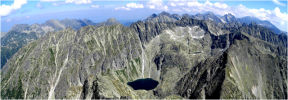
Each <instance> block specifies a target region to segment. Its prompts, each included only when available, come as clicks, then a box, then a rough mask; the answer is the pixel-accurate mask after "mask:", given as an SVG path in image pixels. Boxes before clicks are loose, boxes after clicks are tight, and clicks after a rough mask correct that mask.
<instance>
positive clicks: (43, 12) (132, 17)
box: [0, 0, 288, 32]
mask: <svg viewBox="0 0 288 100" xmlns="http://www.w3.org/2000/svg"><path fill="white" fill-rule="evenodd" d="M162 11H167V12H170V13H177V14H184V13H187V14H196V13H205V12H207V11H210V12H213V13H215V14H218V15H224V14H227V13H231V14H233V15H235V16H236V17H245V16H253V17H257V18H259V19H261V20H268V21H270V22H271V23H273V24H274V25H276V26H277V27H278V28H279V29H281V30H286V31H287V23H288V12H287V0H198V1H197V0H106V1H104V0H15V1H14V0H1V6H0V16H1V32H7V31H8V30H9V29H10V28H11V27H12V26H13V25H15V24H34V23H44V22H45V21H47V20H49V19H65V18H69V19H90V20H92V21H94V22H101V21H105V20H106V19H108V18H111V17H113V18H116V19H117V20H119V21H120V22H121V21H122V22H129V21H137V20H142V19H144V18H146V17H148V16H149V15H151V14H153V13H159V12H162Z"/></svg>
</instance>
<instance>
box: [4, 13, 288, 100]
mask: <svg viewBox="0 0 288 100" xmlns="http://www.w3.org/2000/svg"><path fill="white" fill-rule="evenodd" d="M72 23H73V24H72ZM274 28H276V27H275V26H274V25H273V24H271V23H270V22H267V21H261V20H257V19H255V18H252V17H244V18H236V17H234V16H233V15H231V14H226V15H224V16H217V15H214V14H213V13H205V14H196V15H188V14H184V15H182V16H180V15H177V14H169V13H167V12H162V13H160V14H153V15H151V16H149V17H148V18H147V19H145V20H140V21H137V22H134V23H132V24H131V25H130V26H124V25H122V24H119V23H118V22H117V21H116V20H115V19H109V20H108V21H107V23H105V22H104V23H98V24H95V23H93V22H91V21H88V20H85V21H82V20H77V21H74V20H73V21H72V20H69V21H57V20H50V21H47V22H46V23H44V24H41V25H38V24H34V25H16V26H15V27H13V28H12V29H11V30H10V31H9V32H8V33H7V34H6V35H5V36H4V37H2V38H1V53H2V55H3V53H4V54H7V55H10V56H9V57H8V56H5V57H3V58H5V59H6V61H7V63H6V64H3V68H2V69H1V72H2V73H1V76H2V79H1V86H2V87H1V98H2V99H13V98H14V99H16V98H24V99H55V98H56V99H109V98H110V99H181V98H189V99H200V98H206V99H219V98H221V99H229V98H236V99H287V85H288V81H287V33H286V32H282V31H277V28H276V29H274ZM278 30H279V29H278ZM3 48H4V49H3ZM15 48H17V49H15ZM4 50H5V52H4ZM12 50H14V51H13V52H12ZM2 51H3V52H2ZM2 55H1V66H2V62H3V61H2V60H3V58H2ZM8 59H9V60H8ZM139 79H141V80H139ZM143 80H147V84H152V83H153V84H154V85H156V86H155V87H153V88H152V89H151V88H150V87H149V89H147V88H146V89H145V88H143V89H140V90H139V89H137V90H136V89H135V88H134V87H133V86H131V85H130V84H131V82H135V84H136V85H137V82H138V83H139V81H143ZM151 80H153V81H151ZM140 83H141V82H140ZM141 85H143V84H141ZM138 87H139V86H138Z"/></svg>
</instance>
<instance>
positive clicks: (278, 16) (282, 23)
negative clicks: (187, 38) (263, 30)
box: [167, 0, 288, 30]
mask: <svg viewBox="0 0 288 100" xmlns="http://www.w3.org/2000/svg"><path fill="white" fill-rule="evenodd" d="M167 4H170V8H169V9H170V10H171V11H174V12H177V13H178V12H180V13H190V14H191V13H192V14H196V13H205V12H208V11H209V12H213V13H215V14H217V15H222V16H223V15H224V14H228V13H231V14H233V15H235V16H236V17H245V16H253V17H256V18H259V19H261V20H267V21H270V22H271V23H272V24H274V25H275V26H277V27H278V28H279V29H281V30H287V27H286V26H287V23H288V19H287V18H288V14H287V13H283V12H281V11H280V9H279V8H278V7H275V8H274V9H273V10H268V9H264V8H260V9H251V8H247V7H246V6H244V5H241V4H240V5H239V6H233V7H232V6H228V5H227V4H225V3H220V2H215V3H211V2H209V1H208V0H207V1H206V2H204V3H200V2H198V1H188V0H187V1H186V0H180V1H169V2H168V3H167ZM183 4H185V5H183Z"/></svg>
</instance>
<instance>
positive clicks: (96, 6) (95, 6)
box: [90, 5, 100, 8]
mask: <svg viewBox="0 0 288 100" xmlns="http://www.w3.org/2000/svg"><path fill="white" fill-rule="evenodd" d="M90 7H91V8H99V7H100V6H99V5H91V6H90Z"/></svg>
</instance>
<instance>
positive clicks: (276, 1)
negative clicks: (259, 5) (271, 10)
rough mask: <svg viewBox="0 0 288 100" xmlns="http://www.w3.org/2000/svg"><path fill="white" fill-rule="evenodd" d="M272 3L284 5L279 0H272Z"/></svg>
mask: <svg viewBox="0 0 288 100" xmlns="http://www.w3.org/2000/svg"><path fill="white" fill-rule="evenodd" d="M272 2H273V3H275V4H277V5H280V6H285V4H284V3H281V2H279V1H278V0H272Z"/></svg>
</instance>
